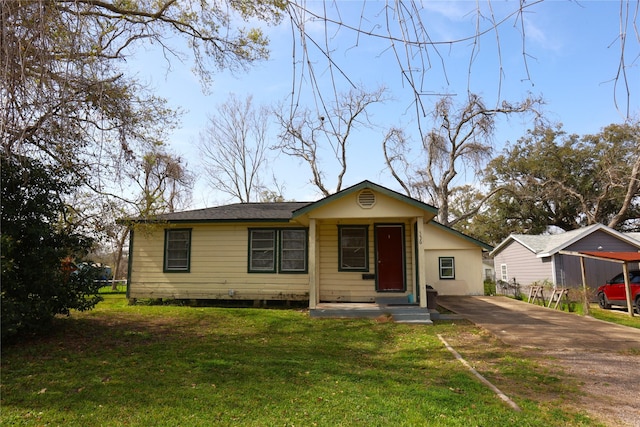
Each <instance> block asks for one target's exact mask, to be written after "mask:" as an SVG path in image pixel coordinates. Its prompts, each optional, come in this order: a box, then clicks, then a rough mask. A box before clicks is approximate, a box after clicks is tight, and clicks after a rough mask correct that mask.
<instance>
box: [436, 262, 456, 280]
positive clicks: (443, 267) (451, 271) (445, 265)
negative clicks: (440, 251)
mask: <svg viewBox="0 0 640 427" xmlns="http://www.w3.org/2000/svg"><path fill="white" fill-rule="evenodd" d="M438 260H439V263H440V278H441V279H455V278H456V268H455V263H454V260H453V257H441V258H438Z"/></svg>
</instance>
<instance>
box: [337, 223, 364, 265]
mask: <svg viewBox="0 0 640 427" xmlns="http://www.w3.org/2000/svg"><path fill="white" fill-rule="evenodd" d="M368 247H369V228H368V227H367V226H354V225H342V226H339V227H338V254H339V257H340V259H339V264H338V266H339V270H340V271H369V256H368V250H367V249H368Z"/></svg>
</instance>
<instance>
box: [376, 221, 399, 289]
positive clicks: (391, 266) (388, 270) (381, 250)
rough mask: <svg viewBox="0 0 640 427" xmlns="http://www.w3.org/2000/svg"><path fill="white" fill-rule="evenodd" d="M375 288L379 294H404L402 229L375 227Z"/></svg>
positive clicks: (386, 226)
mask: <svg viewBox="0 0 640 427" xmlns="http://www.w3.org/2000/svg"><path fill="white" fill-rule="evenodd" d="M375 230H376V286H377V290H378V291H380V292H404V290H405V284H404V238H403V234H404V227H403V226H402V225H376V229H375Z"/></svg>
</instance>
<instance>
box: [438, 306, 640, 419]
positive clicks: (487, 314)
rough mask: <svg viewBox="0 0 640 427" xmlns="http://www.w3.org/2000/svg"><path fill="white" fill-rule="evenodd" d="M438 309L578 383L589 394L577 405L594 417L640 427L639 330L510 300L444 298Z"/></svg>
mask: <svg viewBox="0 0 640 427" xmlns="http://www.w3.org/2000/svg"><path fill="white" fill-rule="evenodd" d="M438 304H440V305H441V306H443V307H445V308H447V309H448V310H451V311H453V312H455V313H457V314H459V315H462V316H463V317H465V318H466V319H468V320H470V321H471V322H473V323H475V324H476V325H478V326H480V327H482V328H484V329H486V330H488V331H489V332H491V333H492V334H493V335H494V336H496V337H497V338H498V339H500V340H501V341H502V342H504V343H505V344H508V345H510V346H516V347H521V348H524V349H531V350H534V351H535V352H536V354H539V355H541V356H543V357H544V358H545V359H546V360H548V361H549V362H548V363H550V364H552V363H553V364H556V365H558V366H560V367H561V368H562V369H563V370H564V372H566V373H567V374H570V375H572V376H573V377H574V378H576V379H578V381H579V382H580V384H581V388H582V391H583V392H584V393H585V395H584V396H583V398H582V399H581V400H580V402H577V404H578V405H579V406H581V407H582V408H584V409H585V410H586V411H587V412H589V413H590V414H591V415H592V416H593V417H594V418H597V419H598V420H600V421H602V422H604V423H606V424H607V425H610V426H616V427H617V426H634V427H636V426H640V381H638V376H637V367H638V366H640V329H635V328H629V327H626V326H620V325H615V324H611V323H609V322H603V321H600V320H597V319H594V318H591V317H584V316H577V315H575V314H571V313H564V312H560V311H557V310H552V309H548V308H544V307H540V306H536V305H534V304H528V303H526V302H522V301H517V300H514V299H511V298H505V297H439V298H438ZM552 361H553V362H552Z"/></svg>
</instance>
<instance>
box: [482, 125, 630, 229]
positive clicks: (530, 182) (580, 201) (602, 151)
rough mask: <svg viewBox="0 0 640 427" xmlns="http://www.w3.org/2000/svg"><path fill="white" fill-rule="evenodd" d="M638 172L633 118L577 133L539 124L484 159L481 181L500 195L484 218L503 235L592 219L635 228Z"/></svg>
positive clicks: (574, 225) (576, 224)
mask: <svg viewBox="0 0 640 427" xmlns="http://www.w3.org/2000/svg"><path fill="white" fill-rule="evenodd" d="M639 178H640V124H639V123H638V122H635V123H633V122H628V123H625V124H622V125H618V124H612V125H609V126H607V127H606V128H604V129H603V130H602V131H601V132H600V133H598V134H596V135H585V136H582V137H580V136H578V135H567V134H566V133H565V132H564V131H563V130H562V127H561V125H556V126H555V127H549V126H539V127H536V128H535V129H534V130H532V131H529V133H528V135H527V136H525V137H523V138H521V139H520V140H519V141H518V143H517V144H515V145H513V146H511V147H508V148H506V149H505V151H504V153H503V154H502V155H500V156H498V157H496V158H495V159H494V160H492V161H491V162H490V164H489V167H488V175H487V183H488V185H489V186H490V188H491V190H492V191H498V194H496V196H495V197H494V198H493V199H492V200H491V203H490V206H488V209H487V212H489V211H490V212H491V214H490V216H489V214H488V213H486V214H485V217H484V218H483V220H484V221H485V222H487V221H490V222H491V223H492V224H493V228H496V229H498V228H500V229H502V230H503V232H502V233H501V234H502V237H506V235H508V234H509V233H511V232H519V233H526V232H528V233H534V234H537V233H541V232H544V231H547V230H548V228H549V227H550V226H555V227H558V228H560V229H562V230H573V229H576V228H580V227H583V226H586V225H590V224H595V223H603V224H607V225H608V226H610V227H612V228H616V229H618V230H622V231H632V230H637V229H638V228H639V227H640V223H639V222H638V218H640V185H639V183H638V179H639ZM477 219H479V218H477ZM474 221H475V220H474Z"/></svg>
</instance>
